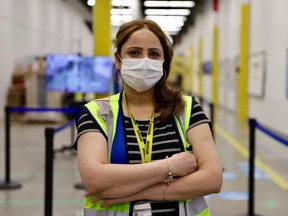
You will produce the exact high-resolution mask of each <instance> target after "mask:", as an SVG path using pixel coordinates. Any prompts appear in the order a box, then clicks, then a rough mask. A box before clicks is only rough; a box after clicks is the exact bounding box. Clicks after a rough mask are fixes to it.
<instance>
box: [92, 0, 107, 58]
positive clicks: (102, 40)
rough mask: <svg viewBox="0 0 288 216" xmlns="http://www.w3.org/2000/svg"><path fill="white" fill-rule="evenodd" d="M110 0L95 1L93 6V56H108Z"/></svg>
mask: <svg viewBox="0 0 288 216" xmlns="http://www.w3.org/2000/svg"><path fill="white" fill-rule="evenodd" d="M110 10H111V2H110V0H97V1H96V4H95V5H94V6H93V34H94V55H95V56H97V55H98V56H110V49H111V25H110Z"/></svg>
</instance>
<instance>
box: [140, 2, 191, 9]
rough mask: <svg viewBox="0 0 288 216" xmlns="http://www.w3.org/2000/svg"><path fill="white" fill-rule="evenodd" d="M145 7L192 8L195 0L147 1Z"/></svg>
mask: <svg viewBox="0 0 288 216" xmlns="http://www.w3.org/2000/svg"><path fill="white" fill-rule="evenodd" d="M143 4H144V6H145V7H181V8H183V7H187V8H192V7H194V6H195V2H194V1H145V2H144V3H143Z"/></svg>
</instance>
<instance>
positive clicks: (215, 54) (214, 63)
mask: <svg viewBox="0 0 288 216" xmlns="http://www.w3.org/2000/svg"><path fill="white" fill-rule="evenodd" d="M212 56H213V60H212V103H213V104H215V105H216V104H217V103H218V27H217V25H215V26H214V28H213V55H212Z"/></svg>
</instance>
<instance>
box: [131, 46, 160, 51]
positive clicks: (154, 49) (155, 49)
mask: <svg viewBox="0 0 288 216" xmlns="http://www.w3.org/2000/svg"><path fill="white" fill-rule="evenodd" d="M130 49H138V50H143V48H141V47H137V46H132V47H129V48H127V50H130ZM148 50H149V51H159V52H162V50H161V49H159V48H148Z"/></svg>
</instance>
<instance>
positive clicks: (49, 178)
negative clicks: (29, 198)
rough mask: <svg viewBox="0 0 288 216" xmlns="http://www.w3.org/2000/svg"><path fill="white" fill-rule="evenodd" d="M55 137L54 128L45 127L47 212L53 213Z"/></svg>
mask: <svg viewBox="0 0 288 216" xmlns="http://www.w3.org/2000/svg"><path fill="white" fill-rule="evenodd" d="M53 139H54V129H53V128H45V214H44V216H52V213H53V210H52V208H53Z"/></svg>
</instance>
